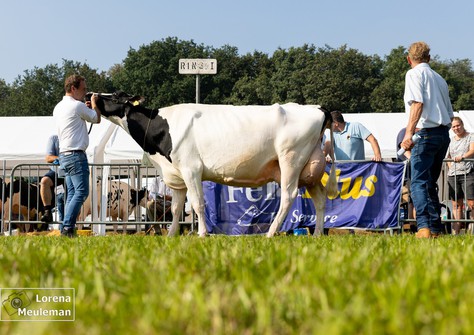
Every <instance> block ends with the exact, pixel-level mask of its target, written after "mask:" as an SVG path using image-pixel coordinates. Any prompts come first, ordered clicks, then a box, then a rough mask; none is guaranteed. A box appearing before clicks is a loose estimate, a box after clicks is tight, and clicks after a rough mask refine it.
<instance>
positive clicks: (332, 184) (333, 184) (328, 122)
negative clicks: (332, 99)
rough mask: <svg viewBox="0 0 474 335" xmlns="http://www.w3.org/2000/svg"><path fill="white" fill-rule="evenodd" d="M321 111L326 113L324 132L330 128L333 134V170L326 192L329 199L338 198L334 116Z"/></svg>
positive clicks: (325, 111) (331, 154) (331, 147)
mask: <svg viewBox="0 0 474 335" xmlns="http://www.w3.org/2000/svg"><path fill="white" fill-rule="evenodd" d="M321 110H322V111H323V112H324V127H323V130H322V131H323V132H324V130H325V129H326V128H329V133H330V134H331V146H330V148H329V152H328V154H329V157H331V170H330V172H329V178H328V180H327V183H326V191H327V195H328V196H329V197H332V198H335V197H336V196H337V192H338V189H337V178H336V159H335V158H334V133H333V130H332V123H333V120H332V116H331V113H329V111H328V110H326V109H325V108H322V107H321Z"/></svg>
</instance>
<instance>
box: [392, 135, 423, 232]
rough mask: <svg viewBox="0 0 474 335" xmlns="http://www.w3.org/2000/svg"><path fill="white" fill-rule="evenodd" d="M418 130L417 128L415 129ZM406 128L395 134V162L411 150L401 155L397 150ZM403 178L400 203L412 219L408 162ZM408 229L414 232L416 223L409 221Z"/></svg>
mask: <svg viewBox="0 0 474 335" xmlns="http://www.w3.org/2000/svg"><path fill="white" fill-rule="evenodd" d="M416 131H418V129H416ZM405 132H406V128H402V129H400V131H399V132H398V135H397V159H396V161H397V162H404V161H406V160H407V159H410V156H411V151H410V150H405V152H404V153H403V154H402V155H399V154H398V151H399V150H400V149H401V144H402V142H403V138H404V137H405ZM405 169H406V170H405V180H404V181H403V188H402V205H405V206H406V209H407V214H408V217H407V218H408V219H409V220H413V219H415V218H416V214H415V207H414V206H413V200H412V199H411V195H410V178H411V173H410V164H407V165H406V166H405ZM410 230H411V231H413V232H416V223H414V224H413V223H412V222H410Z"/></svg>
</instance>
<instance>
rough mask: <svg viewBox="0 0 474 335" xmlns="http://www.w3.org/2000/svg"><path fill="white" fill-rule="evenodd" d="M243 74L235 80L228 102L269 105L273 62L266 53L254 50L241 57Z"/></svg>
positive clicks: (271, 92) (271, 93)
mask: <svg viewBox="0 0 474 335" xmlns="http://www.w3.org/2000/svg"><path fill="white" fill-rule="evenodd" d="M241 67H242V69H243V72H244V74H243V75H241V76H240V77H237V76H234V77H235V78H232V80H236V79H237V81H236V82H235V84H234V86H233V89H232V90H231V94H230V98H229V99H228V102H229V103H231V104H235V105H269V104H271V103H272V98H273V88H272V84H271V77H272V73H273V63H272V61H271V60H270V59H269V57H268V55H267V54H265V53H262V52H257V51H255V52H254V53H253V54H250V53H248V54H246V55H244V56H242V58H241Z"/></svg>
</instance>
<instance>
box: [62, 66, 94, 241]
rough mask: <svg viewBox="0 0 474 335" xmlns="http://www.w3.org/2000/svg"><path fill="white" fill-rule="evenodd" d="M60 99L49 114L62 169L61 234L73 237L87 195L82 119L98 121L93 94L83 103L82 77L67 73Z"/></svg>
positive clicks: (84, 127) (87, 185)
mask: <svg viewBox="0 0 474 335" xmlns="http://www.w3.org/2000/svg"><path fill="white" fill-rule="evenodd" d="M64 89H65V91H66V94H65V96H64V97H63V100H61V101H60V102H59V103H58V104H57V105H56V107H55V108H54V112H53V116H54V119H55V121H56V126H57V127H58V137H59V162H60V164H61V166H62V168H63V169H64V171H65V172H66V189H67V195H66V207H65V214H64V221H63V229H62V231H61V235H62V236H67V237H73V236H74V235H75V225H76V219H77V215H78V214H79V211H80V210H81V206H82V204H83V203H84V201H85V200H86V198H87V196H88V195H89V164H88V162H87V156H86V153H85V151H86V149H87V147H88V145H89V134H88V133H87V125H86V121H89V122H92V123H99V122H100V111H99V109H98V108H97V105H96V101H97V96H96V95H93V96H92V97H91V101H87V102H86V103H84V102H83V101H84V98H85V96H86V93H87V86H86V80H85V78H84V77H82V76H79V75H71V76H69V77H67V78H66V80H65V82H64ZM91 108H92V109H91Z"/></svg>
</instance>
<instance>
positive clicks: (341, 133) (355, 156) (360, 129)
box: [331, 111, 382, 162]
mask: <svg viewBox="0 0 474 335" xmlns="http://www.w3.org/2000/svg"><path fill="white" fill-rule="evenodd" d="M331 116H332V122H333V123H332V127H333V131H334V155H335V158H336V160H365V149H364V140H366V141H367V142H369V143H370V145H371V146H372V150H373V152H374V157H373V158H372V160H373V161H376V162H380V161H381V160H382V155H381V153H380V147H379V143H378V142H377V139H376V138H375V137H374V135H372V133H371V132H370V131H369V130H368V129H367V128H365V127H364V126H363V125H362V124H361V123H359V122H345V121H344V117H343V116H342V113H341V112H339V111H332V112H331Z"/></svg>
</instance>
